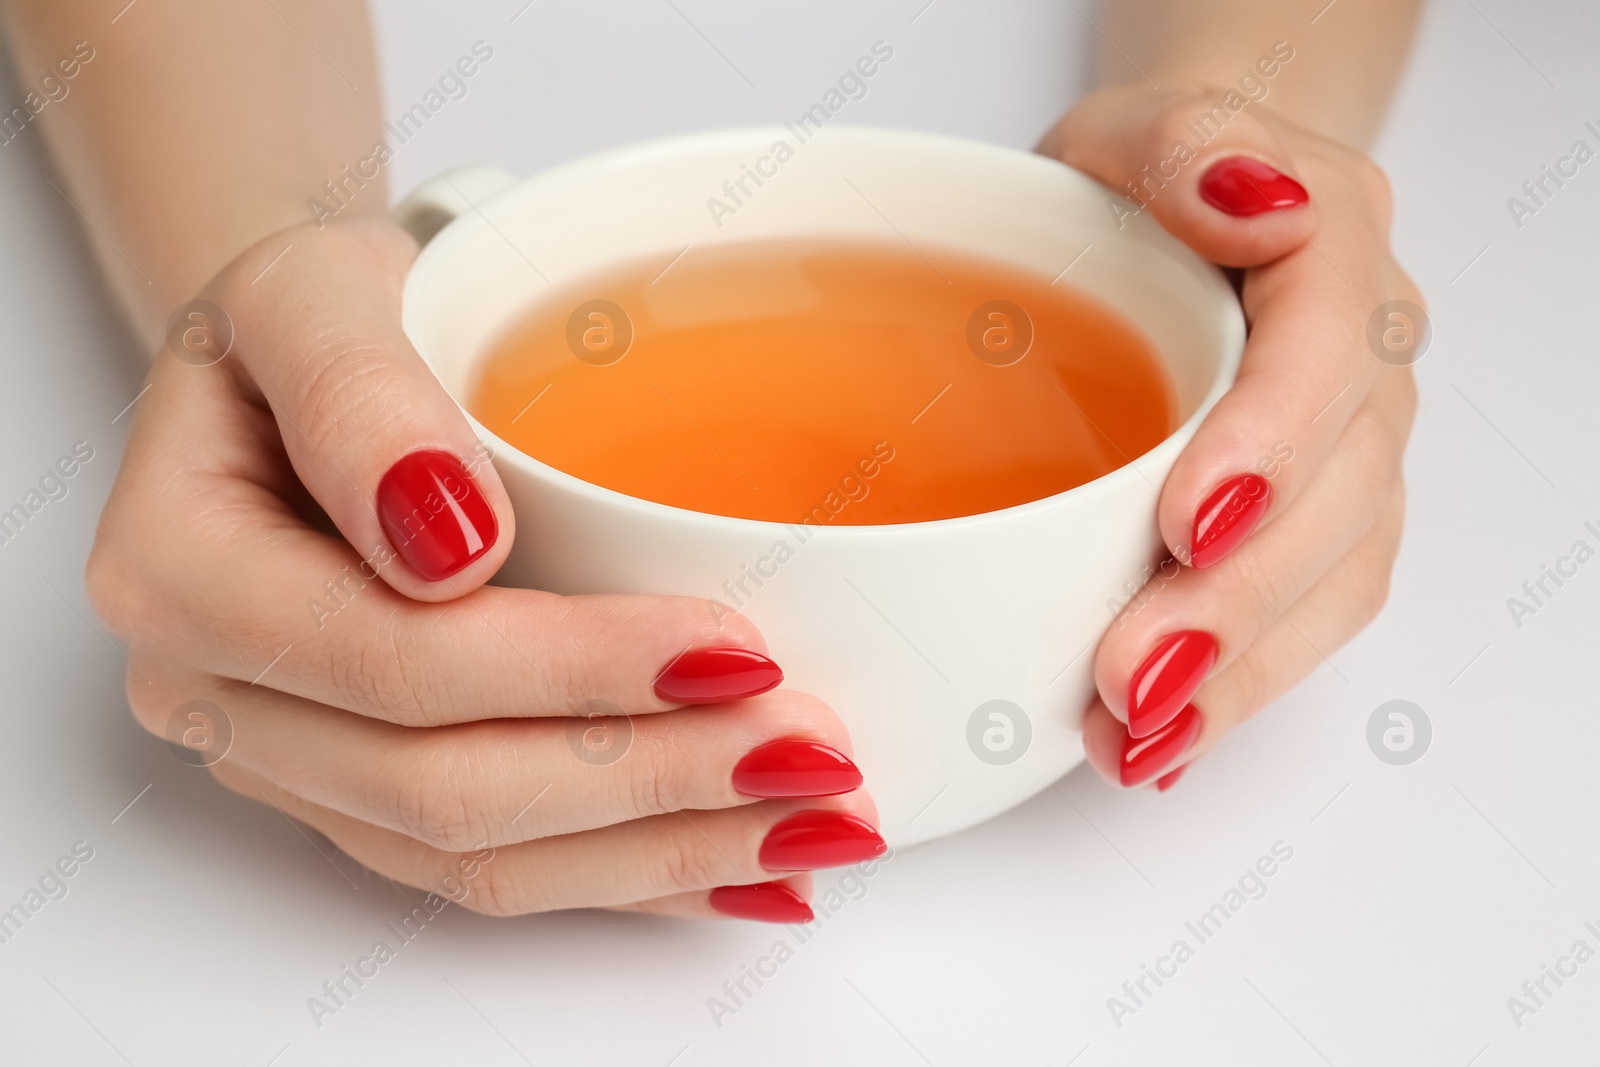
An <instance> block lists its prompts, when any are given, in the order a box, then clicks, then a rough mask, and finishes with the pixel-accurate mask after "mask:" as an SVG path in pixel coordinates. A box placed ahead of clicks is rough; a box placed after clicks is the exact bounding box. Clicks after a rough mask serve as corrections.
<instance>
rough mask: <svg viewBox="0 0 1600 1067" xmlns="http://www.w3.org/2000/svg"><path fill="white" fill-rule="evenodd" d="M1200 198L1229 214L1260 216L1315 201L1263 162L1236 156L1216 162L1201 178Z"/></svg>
mask: <svg viewBox="0 0 1600 1067" xmlns="http://www.w3.org/2000/svg"><path fill="white" fill-rule="evenodd" d="M1200 199H1202V200H1204V201H1205V202H1206V203H1208V204H1210V205H1211V206H1212V207H1214V208H1216V209H1217V210H1218V211H1223V212H1226V213H1228V214H1229V215H1236V216H1241V217H1243V216H1249V215H1259V214H1261V213H1262V212H1264V211H1272V210H1273V209H1275V208H1289V207H1298V206H1299V205H1301V204H1304V203H1306V202H1307V201H1309V200H1310V199H1311V197H1310V195H1309V194H1307V193H1306V187H1305V186H1303V185H1301V184H1300V183H1299V182H1297V181H1295V180H1294V179H1293V178H1291V177H1289V176H1288V175H1287V174H1284V173H1282V172H1281V171H1278V170H1276V169H1274V168H1272V167H1269V166H1267V165H1266V164H1265V163H1263V162H1261V161H1260V160H1259V159H1251V158H1249V157H1248V156H1233V157H1230V158H1228V159H1223V160H1219V161H1217V162H1216V163H1213V164H1212V165H1211V167H1210V169H1209V170H1207V171H1206V172H1205V174H1203V175H1201V177H1200Z"/></svg>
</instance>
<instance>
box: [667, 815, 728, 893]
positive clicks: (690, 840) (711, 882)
mask: <svg viewBox="0 0 1600 1067" xmlns="http://www.w3.org/2000/svg"><path fill="white" fill-rule="evenodd" d="M672 822H673V823H674V824H675V825H672V826H671V829H670V830H668V832H667V833H665V834H663V835H662V838H661V841H660V843H659V845H658V849H659V851H658V853H657V855H656V858H655V865H656V868H657V872H658V874H659V877H660V879H661V881H662V883H663V884H664V885H665V887H666V891H665V892H663V893H658V894H656V895H657V896H667V895H670V894H672V893H688V892H693V891H694V890H698V889H708V888H710V887H712V886H716V885H721V884H722V883H723V882H725V881H727V876H728V874H729V873H730V872H729V871H728V870H727V864H726V861H724V860H723V859H722V857H721V856H719V855H718V854H717V853H716V851H715V850H714V849H713V848H711V846H710V844H709V843H708V842H707V841H706V839H705V838H704V837H703V836H701V834H700V831H699V830H697V829H696V828H695V827H694V826H693V824H691V823H690V822H689V820H688V819H687V818H682V819H674V820H672Z"/></svg>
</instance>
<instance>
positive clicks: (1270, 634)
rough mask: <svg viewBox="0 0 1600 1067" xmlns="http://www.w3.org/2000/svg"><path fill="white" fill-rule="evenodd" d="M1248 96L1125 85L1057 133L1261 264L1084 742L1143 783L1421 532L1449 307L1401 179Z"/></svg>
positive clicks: (1211, 254)
mask: <svg viewBox="0 0 1600 1067" xmlns="http://www.w3.org/2000/svg"><path fill="white" fill-rule="evenodd" d="M1230 102H1231V103H1235V104H1239V102H1240V98H1239V97H1238V96H1237V94H1234V95H1233V98H1232V99H1231V100H1229V99H1227V98H1225V97H1224V95H1223V94H1222V93H1220V92H1211V91H1194V92H1190V91H1184V90H1171V89H1169V90H1155V89H1149V88H1137V87H1119V88H1113V89H1105V90H1101V91H1099V92H1096V93H1094V94H1092V95H1090V96H1088V97H1086V98H1085V99H1084V100H1083V101H1082V102H1080V103H1079V104H1078V105H1077V106H1076V107H1074V108H1073V109H1072V111H1071V112H1069V113H1068V114H1067V115H1066V117H1065V118H1063V119H1062V120H1061V121H1060V122H1059V123H1057V125H1056V126H1055V128H1054V129H1052V130H1051V131H1050V133H1049V134H1047V135H1046V137H1045V139H1044V141H1043V143H1042V144H1041V145H1040V146H1039V151H1041V152H1043V153H1045V154H1048V155H1051V156H1054V157H1056V158H1058V159H1060V160H1062V161H1063V162H1065V163H1068V164H1070V165H1072V166H1074V167H1077V168H1078V169H1079V170H1082V171H1085V172H1087V173H1088V174H1091V175H1093V176H1094V177H1096V178H1098V179H1100V180H1101V181H1103V182H1105V183H1106V184H1108V185H1110V186H1111V187H1112V188H1114V189H1116V190H1118V191H1120V192H1123V193H1124V194H1125V195H1127V196H1128V197H1129V199H1128V200H1127V202H1126V204H1125V205H1124V206H1123V207H1121V208H1115V209H1114V210H1118V211H1119V212H1121V211H1125V212H1127V213H1130V214H1132V213H1140V212H1143V211H1148V212H1149V213H1150V214H1151V215H1153V216H1154V217H1155V219H1156V220H1157V221H1158V222H1160V223H1161V225H1162V226H1164V227H1165V228H1166V229H1167V230H1168V231H1169V232H1171V233H1172V234H1173V235H1174V236H1176V237H1178V238H1179V239H1180V240H1182V241H1183V242H1184V243H1185V244H1187V245H1189V246H1190V247H1191V248H1193V249H1194V250H1195V251H1196V252H1198V253H1199V254H1200V255H1201V256H1203V257H1205V258H1206V259H1208V260H1210V261H1212V262H1214V263H1218V264H1221V265H1222V266H1225V267H1234V268H1241V269H1242V285H1241V288H1240V299H1241V301H1242V303H1243V306H1244V313H1245V318H1246V320H1247V322H1248V323H1249V327H1250V334H1249V341H1248V343H1247V344H1246V346H1245V351H1244V359H1243V362H1242V363H1241V364H1240V367H1239V374H1238V379H1237V381H1236V382H1235V383H1234V385H1233V388H1231V389H1230V390H1229V391H1228V392H1227V394H1226V395H1225V396H1224V397H1223V398H1222V399H1221V401H1219V402H1218V404H1217V406H1216V407H1215V408H1214V409H1213V410H1212V411H1211V412H1210V414H1209V415H1208V416H1207V417H1206V419H1205V421H1204V422H1203V423H1202V424H1201V426H1200V428H1199V431H1198V432H1197V433H1196V434H1195V436H1194V439H1193V440H1192V441H1191V442H1190V443H1189V445H1188V447H1187V448H1185V449H1184V451H1183V453H1182V455H1180V456H1179V457H1178V460H1177V463H1176V464H1175V465H1174V467H1173V469H1172V473H1171V474H1170V475H1168V477H1167V480H1166V484H1165V485H1164V486H1163V487H1162V491H1161V499H1160V504H1159V507H1158V512H1157V516H1158V522H1159V525H1160V530H1161V535H1162V538H1163V540H1164V541H1165V543H1166V545H1167V546H1168V550H1169V551H1170V552H1171V554H1172V556H1173V560H1170V561H1168V562H1166V563H1164V564H1162V565H1161V566H1160V567H1158V568H1156V569H1155V570H1154V571H1153V572H1150V573H1149V574H1148V575H1147V576H1145V577H1147V578H1148V580H1146V581H1144V583H1143V588H1142V589H1139V590H1138V591H1137V592H1136V593H1134V595H1133V596H1132V597H1131V599H1129V600H1128V602H1127V604H1126V606H1125V607H1123V609H1122V611H1121V613H1120V614H1119V615H1118V616H1117V617H1116V619H1115V620H1114V621H1113V622H1112V624H1111V626H1110V628H1109V629H1108V630H1107V631H1106V634H1105V636H1104V638H1102V639H1101V642H1100V646H1099V649H1098V650H1097V652H1096V656H1095V682H1096V685H1097V687H1098V689H1099V694H1098V696H1097V698H1096V699H1095V700H1094V702H1093V703H1092V705H1091V706H1090V708H1089V709H1088V712H1087V714H1086V715H1085V718H1084V724H1083V730H1084V743H1085V746H1086V748H1087V750H1088V755H1089V761H1090V762H1091V763H1092V764H1093V765H1094V767H1095V768H1096V769H1097V770H1098V771H1099V772H1100V773H1101V774H1102V775H1104V776H1105V777H1106V778H1107V779H1109V780H1110V781H1111V782H1113V783H1118V784H1121V785H1124V786H1136V785H1142V784H1144V783H1147V782H1157V783H1158V784H1159V785H1160V788H1162V789H1166V788H1167V787H1169V786H1170V785H1172V783H1173V782H1174V781H1176V779H1177V777H1178V774H1179V773H1180V772H1181V770H1182V769H1183V767H1184V766H1185V765H1186V764H1187V763H1188V762H1190V761H1192V760H1193V759H1195V758H1196V757H1198V756H1200V755H1202V754H1204V753H1205V752H1206V751H1208V750H1209V749H1210V748H1211V747H1212V746H1213V745H1215V744H1216V743H1217V742H1218V740H1219V739H1220V738H1221V737H1222V736H1223V734H1225V733H1227V732H1228V731H1229V730H1230V729H1232V728H1233V727H1235V726H1237V725H1239V724H1240V723H1242V722H1244V721H1245V720H1246V719H1248V718H1249V717H1250V716H1251V715H1253V714H1255V713H1256V712H1257V711H1258V710H1260V709H1261V708H1262V707H1263V706H1264V705H1265V704H1266V703H1267V702H1268V701H1270V700H1272V699H1273V698H1274V697H1276V696H1277V695H1278V694H1280V693H1282V692H1284V691H1285V690H1286V689H1288V688H1289V687H1290V686H1292V685H1294V684H1295V683H1296V682H1298V681H1299V680H1300V679H1301V678H1303V677H1304V676H1305V675H1307V674H1308V673H1310V672H1311V671H1312V670H1313V669H1314V668H1316V667H1317V666H1318V665H1320V664H1322V663H1324V662H1326V661H1327V657H1328V656H1329V655H1331V654H1332V653H1333V651H1334V650H1335V649H1336V648H1338V647H1339V646H1340V645H1342V644H1343V643H1344V642H1345V641H1348V640H1349V639H1350V638H1351V637H1352V636H1353V635H1354V634H1355V633H1356V632H1357V631H1358V630H1360V629H1361V628H1362V627H1363V626H1365V625H1366V624H1367V622H1368V621H1370V620H1371V619H1372V618H1373V616H1375V615H1376V614H1377V612H1378V609H1379V608H1380V607H1381V606H1382V605H1383V602H1384V599H1385V598H1386V596H1387V593H1388V587H1389V572H1390V569H1391V567H1392V566H1393V563H1394V558H1395V554H1396V552H1397V551H1398V549H1399V542H1400V529H1401V524H1402V519H1403V514H1404V487H1403V485H1402V481H1401V462H1400V461H1401V454H1402V452H1403V451H1404V448H1405V443H1406V438H1407V437H1408V435H1409V434H1410V431H1411V422H1412V416H1413V414H1414V412H1415V409H1416V386H1415V383H1414V381H1413V378H1412V374H1411V369H1410V363H1411V362H1414V360H1415V359H1416V358H1417V357H1419V356H1420V355H1421V354H1422V351H1423V349H1424V347H1425V345H1426V338H1427V320H1426V318H1425V316H1424V314H1423V312H1422V309H1421V307H1420V306H1419V305H1420V304H1421V301H1422V298H1421V295H1420V294H1419V293H1418V292H1417V289H1416V287H1415V285H1413V284H1412V282H1411V280H1410V279H1409V278H1408V277H1406V274H1405V272H1404V271H1403V270H1401V269H1400V266H1399V265H1398V264H1397V263H1396V262H1395V259H1394V256H1393V255H1392V253H1391V252H1390V250H1389V220H1390V212H1391V201H1390V194H1389V187H1388V182H1387V181H1386V180H1385V178H1384V176H1383V174H1382V172H1381V171H1380V170H1379V169H1378V168H1377V167H1376V166H1375V165H1374V164H1373V163H1372V162H1371V161H1370V160H1369V159H1367V158H1366V157H1365V156H1363V155H1361V154H1360V153H1358V152H1356V151H1354V150H1352V149H1350V148H1347V147H1345V146H1343V145H1341V144H1338V143H1336V142H1334V141H1330V140H1328V139H1326V138H1323V137H1320V136H1318V135H1316V134H1314V133H1311V132H1309V131H1307V130H1305V129H1303V128H1301V127H1298V126H1295V125H1293V124H1292V123H1290V122H1287V121H1285V120H1284V119H1282V118H1280V117H1278V116H1276V115H1274V114H1272V112H1271V111H1269V110H1268V109H1267V108H1265V107H1264V106H1262V105H1260V104H1249V105H1247V106H1240V107H1238V109H1237V110H1232V109H1229V108H1228V106H1227V104H1228V103H1230ZM1202 136H1204V137H1207V138H1208V139H1206V140H1204V141H1203V142H1202V140H1201V137H1202ZM1130 183H1131V184H1130ZM1141 205H1142V206H1141ZM1089 254H1090V255H1093V254H1094V253H1093V251H1090V252H1089ZM1397 301H1398V302H1400V303H1395V302H1397ZM1133 584H1134V585H1135V586H1137V585H1138V584H1139V582H1138V580H1137V578H1136V580H1135V582H1134V583H1133Z"/></svg>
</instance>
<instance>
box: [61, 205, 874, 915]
mask: <svg viewBox="0 0 1600 1067" xmlns="http://www.w3.org/2000/svg"><path fill="white" fill-rule="evenodd" d="M415 255H416V246H415V244H414V243H413V242H412V241H411V239H410V238H409V237H408V236H406V235H405V234H404V233H403V232H402V231H400V230H399V229H397V228H396V227H394V226H392V225H390V224H388V223H384V222H377V221H371V220H365V221H356V222H335V223H333V224H330V225H328V226H326V227H325V228H323V229H320V230H319V229H317V228H315V227H312V226H305V227H299V228H295V229H291V230H287V231H284V232H281V233H279V234H276V235H274V236H273V237H271V238H268V239H267V240H265V241H263V242H261V243H259V244H257V245H256V246H255V247H253V248H251V249H250V250H248V251H247V252H245V253H244V254H243V255H241V256H240V257H239V258H238V259H236V260H235V261H234V262H233V263H232V264H231V265H230V266H229V267H228V268H227V269H225V270H224V271H223V272H222V273H221V274H220V275H218V277H217V278H216V279H214V280H213V282H212V283H211V285H210V286H209V287H208V288H207V290H206V291H205V292H204V293H202V294H201V295H202V297H203V298H204V299H206V300H209V301H212V302H213V303H214V304H215V305H216V306H218V307H220V308H221V309H223V311H224V312H225V316H226V319H227V320H229V321H231V324H232V333H233V340H232V344H231V349H229V350H227V353H226V355H225V357H224V358H221V359H220V361H217V362H215V363H212V362H210V361H211V360H212V359H213V358H215V357H216V356H217V355H220V354H221V351H222V350H221V349H220V347H218V346H219V345H221V344H223V343H225V342H226V341H227V330H226V328H225V324H213V325H223V328H222V329H221V330H219V331H218V333H217V334H215V335H214V336H213V337H212V338H210V339H209V347H208V339H207V338H206V337H205V336H203V335H202V334H200V333H193V334H190V335H189V343H188V346H187V347H188V350H187V351H182V352H174V351H173V350H170V349H171V348H172V346H171V345H170V344H169V350H164V351H163V352H162V353H160V354H159V355H158V356H157V358H156V360H155V364H154V367H153V369H152V372H151V375H150V386H149V390H148V392H147V393H146V394H144V396H143V398H142V399H140V400H139V401H138V403H137V405H136V407H135V408H134V411H135V413H136V415H135V421H134V425H133V429H132V434H131V437H130V440H129V442H128V449H127V453H126V456H125V458H124V460H123V464H122V468H121V471H120V472H119V474H118V476H117V481H116V485H115V487H114V488H113V491H112V494H111V499H110V501H109V502H108V504H107V505H106V509H105V513H104V515H103V516H102V518H101V522H100V529H99V532H98V535H97V537H96V539H95V545H94V551H93V553H92V554H91V557H90V560H89V573H88V585H89V592H90V597H91V600H92V602H93V604H94V606H95V609H96V610H97V611H98V612H99V613H100V615H101V617H102V618H104V619H105V621H106V622H107V624H108V625H110V627H111V628H112V629H113V630H115V631H116V632H117V633H119V634H121V635H122V636H123V637H124V638H125V639H126V640H127V642H128V659H129V663H130V667H129V670H128V672H127V674H128V687H127V688H128V699H129V703H130V704H131V705H132V708H133V712H134V715H135V717H136V718H137V719H138V720H139V722H140V723H141V725H143V726H144V727H145V728H146V729H147V730H149V731H151V732H152V733H155V734H157V735H160V736H165V737H168V739H169V740H175V739H176V734H177V733H178V732H179V731H181V729H182V728H184V727H186V726H188V725H189V724H190V720H189V719H188V715H189V713H190V712H193V711H194V710H195V709H196V708H198V707H202V706H201V705H192V704H190V702H192V701H207V702H209V703H211V704H214V705H216V706H217V707H218V708H220V709H222V711H223V712H224V713H225V715H226V719H227V721H228V722H229V723H231V729H232V744H231V747H230V748H228V749H227V751H226V753H225V755H224V756H223V758H221V759H220V760H217V761H215V762H211V760H210V759H209V758H207V759H206V760H205V762H208V763H209V764H210V770H211V772H212V774H213V775H215V776H216V777H217V778H218V779H219V780H220V781H221V782H222V783H223V784H224V785H226V786H228V787H229V788H230V789H232V790H234V791H235V792H238V793H241V794H243V795H244V796H247V797H250V798H252V799H257V800H261V801H265V802H266V803H268V804H271V805H273V806H275V807H277V808H278V809H280V810H281V811H284V812H286V813H287V814H289V815H291V816H293V817H295V818H296V819H299V820H301V821H303V822H305V823H308V824H310V825H311V826H313V827H315V828H316V829H317V830H319V831H321V832H322V833H323V834H325V835H326V836H327V837H328V838H329V839H330V840H332V841H333V842H334V844H336V845H337V846H338V847H339V848H341V849H343V850H344V851H345V852H347V853H348V854H349V855H351V856H352V857H354V858H355V859H357V860H359V861H360V862H361V863H363V864H365V865H366V866H368V867H370V868H372V869H373V870H375V871H377V872H379V873H380V874H383V875H386V876H388V877H391V878H393V879H395V880H397V881H400V882H404V883H407V884H409V885H413V886H416V887H418V888H421V889H426V890H430V891H433V892H438V893H440V894H441V895H444V896H448V897H450V898H451V899H460V901H461V902H462V903H463V904H464V905H465V906H466V907H468V908H471V909H473V910H476V911H481V912H486V913H492V914H498V915H511V914H519V913H523V912H533V911H545V910H551V909H557V908H572V907H586V906H600V907H623V908H634V909H641V910H650V911H658V912H666V913H672V914H680V915H712V914H715V913H717V912H721V913H724V914H734V915H741V916H744V917H749V918H767V919H773V920H778V921H795V920H805V919H808V918H809V917H810V911H809V908H807V906H806V905H805V903H804V897H805V896H807V895H809V892H810V878H809V875H807V874H804V873H796V872H804V871H808V870H812V869H816V868H819V867H828V866H837V865H842V864H846V863H855V862H859V861H861V860H865V859H868V858H870V857H872V856H876V855H878V854H879V853H881V852H882V851H883V848H884V845H883V842H882V840H881V839H880V838H879V837H878V835H877V833H876V832H875V830H874V829H873V827H874V825H875V823H876V811H875V809H874V807H873V804H872V801H871V799H870V798H869V797H868V795H867V794H866V792H865V791H863V790H860V789H857V788H856V786H857V785H858V784H859V782H860V776H859V773H858V772H857V771H856V769H855V766H854V764H852V763H851V762H850V760H849V754H850V751H851V749H850V739H849V737H848V735H847V734H846V732H845V728H844V726H843V724H842V723H841V722H840V721H839V719H838V717H837V716H835V715H834V714H833V712H832V711H831V710H829V709H828V708H827V707H826V706H824V705H823V704H822V703H821V702H819V701H817V700H816V699H814V698H812V697H809V696H805V695H803V694H800V693H794V692H788V691H783V690H778V691H773V692H768V691H767V690H769V689H771V687H772V686H774V685H776V684H777V682H778V681H779V680H781V677H782V676H781V673H780V672H779V671H778V669H777V667H776V665H775V664H773V663H772V661H771V660H769V659H767V658H766V655H765V653H766V651H767V649H766V646H765V643H764V642H763V641H762V638H761V635H760V634H759V633H758V632H757V631H756V630H755V628H754V626H752V625H751V624H750V623H749V621H748V620H746V619H745V618H743V617H742V616H739V615H728V614H725V613H716V614H714V613H713V612H712V611H711V610H710V609H709V605H708V603H707V602H706V601H703V600H697V599H694V598H689V597H652V596H573V597H563V596H557V595H554V594H551V593H544V592H537V591H530V590H521V589H504V588H498V587H494V586H487V585H485V584H484V583H485V582H486V581H487V580H488V579H489V578H490V577H491V576H492V575H493V574H494V572H495V570H496V569H497V568H498V567H499V565H500V564H501V562H502V561H503V560H504V559H505V557H506V554H507V552H508V551H509V549H510V545H511V540H512V535H513V522H514V520H513V517H512V514H511V508H510V504H509V502H508V501H507V498H506V494H505V490H504V488H503V487H502V486H501V484H500V481H499V478H498V476H497V475H496V473H495V471H494V468H493V467H492V465H490V464H489V463H487V462H484V461H483V458H484V456H485V455H486V451H485V450H484V448H483V446H482V445H481V444H480V442H479V441H478V440H477V439H476V438H475V437H474V435H473V433H472V430H471V429H470V427H469V425H468V423H467V421H466V420H465V418H463V416H462V415H461V413H460V411H459V410H458V408H457V407H456V405H455V404H454V402H453V401H452V400H451V399H450V398H449V397H448V396H447V395H446V394H445V392H444V390H443V388H442V387H441V386H440V385H439V383H438V382H437V381H436V380H435V379H434V377H433V375H432V374H431V373H430V372H429V370H428V369H427V368H426V367H425V366H424V364H423V363H422V361H421V359H420V358H419V357H418V355H417V354H416V352H415V351H414V350H413V349H412V347H411V345H410V343H409V341H408V340H407V339H406V337H405V335H404V333H403V332H402V330H401V328H400V324H399V310H400V290H401V285H402V282H403V280H404V277H405V273H406V270H407V268H408V267H409V265H410V263H411V260H412V258H413V257H414V256H415ZM278 257H281V258H278ZM205 325H206V324H205V323H204V321H203V320H202V319H196V320H195V329H196V330H197V331H198V330H202V329H203V328H204V326H205ZM183 347H184V346H183V345H182V344H180V345H179V348H183ZM463 461H465V464H466V465H463ZM531 534H532V536H537V531H531ZM352 546H353V547H352ZM719 615H720V618H719V617H718V616H719ZM710 650H724V651H720V652H719V651H710ZM690 705H706V706H690ZM596 713H600V714H606V715H609V717H607V718H604V719H601V718H590V716H592V715H594V714H596ZM623 713H625V714H626V715H627V716H631V718H623V717H622V714H623ZM195 722H196V723H197V724H200V725H204V724H203V722H202V721H201V720H195ZM174 724H176V726H174ZM606 731H610V733H606ZM606 738H610V739H612V741H613V743H614V745H615V747H613V748H610V749H602V750H600V751H596V747H597V746H596V745H595V744H594V742H595V741H597V740H604V739H606ZM619 750H620V756H619V755H618V752H619ZM486 850H493V851H492V853H490V852H488V851H486ZM466 853H472V854H473V856H471V857H469V858H464V856H463V854H466ZM469 869H470V870H471V872H472V873H471V875H470V876H468V877H469V878H470V881H466V882H463V880H462V875H463V874H464V873H465V872H467V871H468V870H469ZM750 886H761V887H762V888H754V889H751V888H735V887H750ZM455 887H462V890H461V891H460V892H457V891H456V888H455ZM719 887H724V888H719Z"/></svg>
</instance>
